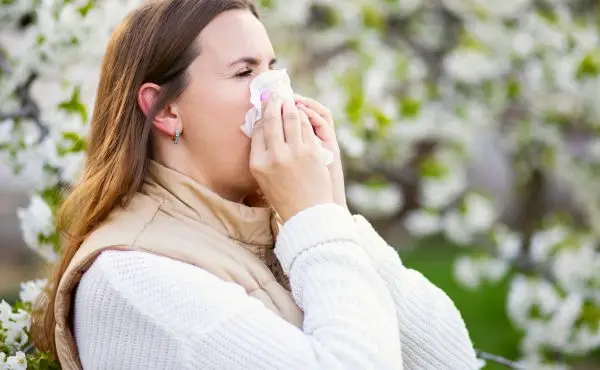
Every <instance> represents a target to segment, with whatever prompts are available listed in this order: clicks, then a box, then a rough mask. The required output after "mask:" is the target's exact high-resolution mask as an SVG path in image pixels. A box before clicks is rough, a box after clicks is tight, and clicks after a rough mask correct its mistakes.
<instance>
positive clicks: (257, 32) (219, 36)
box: [198, 10, 273, 65]
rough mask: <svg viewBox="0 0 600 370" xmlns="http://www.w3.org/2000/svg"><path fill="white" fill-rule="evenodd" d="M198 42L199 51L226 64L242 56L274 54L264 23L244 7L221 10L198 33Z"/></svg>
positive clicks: (266, 56) (259, 56)
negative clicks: (241, 8)
mask: <svg viewBox="0 0 600 370" xmlns="http://www.w3.org/2000/svg"><path fill="white" fill-rule="evenodd" d="M198 42H199V43H200V50H201V54H202V55H204V56H206V57H211V58H215V59H216V60H217V61H218V62H219V63H224V64H227V65H229V64H230V63H231V62H233V61H235V60H237V59H239V58H242V57H253V58H259V59H263V58H272V57H273V46H272V45H271V41H270V39H269V36H268V34H267V31H266V29H265V27H264V26H263V24H262V23H261V22H260V21H259V20H258V19H257V18H256V17H255V16H254V15H253V14H252V13H251V12H250V11H246V10H232V11H228V12H225V13H223V14H220V15H219V16H217V17H216V18H215V19H214V20H213V21H212V22H211V23H209V24H208V25H207V26H206V28H205V29H204V30H203V31H202V32H201V33H200V36H199V39H198Z"/></svg>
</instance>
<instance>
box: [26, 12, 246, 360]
mask: <svg viewBox="0 0 600 370" xmlns="http://www.w3.org/2000/svg"><path fill="white" fill-rule="evenodd" d="M234 9H242V10H243V9H247V10H249V11H251V12H252V13H253V14H254V15H255V16H256V17H257V18H258V12H257V9H256V6H255V5H254V3H253V1H251V0H154V1H147V2H145V3H144V4H143V5H141V6H140V7H139V8H137V9H136V10H134V11H133V12H132V13H130V14H129V15H128V16H127V17H126V18H125V20H124V21H123V22H122V23H121V24H120V25H119V27H118V28H117V29H116V30H115V31H114V32H113V34H112V37H111V39H110V42H109V43H108V46H107V48H106V54H105V56H104V59H103V61H102V68H101V74H100V83H99V85H98V90H97V94H96V102H95V106H94V112H93V116H92V121H91V124H90V126H91V127H90V135H89V140H88V153H87V162H86V166H85V170H84V173H83V175H82V178H81V180H80V181H79V183H78V184H77V185H76V186H74V187H73V189H72V190H71V192H70V194H69V195H68V196H67V198H66V199H65V200H64V202H63V204H62V207H61V209H60V211H59V215H58V228H59V230H60V232H61V234H62V235H64V236H65V243H64V245H63V248H62V254H61V259H60V261H59V262H58V263H57V265H56V266H55V267H54V271H53V272H52V275H51V277H50V279H49V284H48V289H47V291H46V292H45V293H44V294H42V295H40V298H39V300H38V302H36V305H35V306H36V307H40V308H41V310H39V311H36V312H34V314H33V321H32V326H31V332H30V333H31V339H32V341H33V343H34V344H35V346H36V347H37V348H38V349H39V350H42V351H47V352H49V353H50V354H51V355H52V356H53V357H54V358H56V357H57V353H56V342H55V340H54V328H55V325H56V318H55V317H54V306H55V300H56V296H57V288H58V283H59V281H60V279H61V277H62V275H63V274H64V272H65V270H66V269H67V266H68V265H69V263H70V262H71V260H72V259H73V256H74V255H75V252H77V250H78V249H79V247H80V245H81V243H83V241H84V240H85V239H86V238H87V237H88V236H89V235H90V233H91V232H92V231H93V230H94V229H96V228H97V227H98V226H99V224H100V223H101V222H103V221H104V220H105V219H106V218H107V216H108V215H109V213H110V212H111V211H112V210H113V209H115V208H116V207H119V206H126V205H127V203H128V202H129V201H130V200H131V198H132V196H133V195H134V194H135V193H136V192H137V191H138V190H139V188H140V186H141V185H142V183H143V181H144V176H145V174H146V168H147V162H148V159H149V158H150V157H151V155H152V153H151V147H152V146H151V135H150V133H151V127H152V121H153V117H154V115H155V114H157V113H158V111H160V110H161V109H162V108H163V107H164V106H165V105H166V104H168V103H169V102H171V101H173V100H174V99H176V98H177V97H178V96H179V95H180V94H181V93H182V92H183V91H184V89H185V88H186V87H187V84H188V82H189V76H188V72H187V68H188V66H189V65H190V64H191V63H192V61H193V60H194V59H195V58H196V57H197V56H198V55H199V54H200V53H201V50H199V47H198V45H197V43H196V42H195V40H196V38H197V37H198V35H199V34H200V32H201V31H202V30H203V29H204V27H206V26H207V25H208V23H209V22H210V21H212V20H213V19H214V18H215V17H216V16H218V15H219V14H221V13H223V12H225V11H228V10H234ZM146 82H152V83H156V84H157V85H159V86H161V90H160V94H159V97H158V99H157V102H156V104H155V105H154V106H153V107H152V109H151V110H150V112H149V114H148V116H145V115H144V114H143V112H142V111H141V109H140V108H139V106H138V104H137V100H136V93H137V90H138V89H139V87H140V86H141V85H142V84H144V83H146Z"/></svg>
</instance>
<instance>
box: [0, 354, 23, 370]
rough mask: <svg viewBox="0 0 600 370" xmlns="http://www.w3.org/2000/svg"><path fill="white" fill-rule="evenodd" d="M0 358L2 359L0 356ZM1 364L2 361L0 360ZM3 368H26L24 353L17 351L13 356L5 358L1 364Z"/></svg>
mask: <svg viewBox="0 0 600 370" xmlns="http://www.w3.org/2000/svg"><path fill="white" fill-rule="evenodd" d="M0 360H2V359H1V358H0ZM0 364H2V362H0ZM2 369H3V370H25V369H27V358H26V357H25V353H24V352H21V351H18V352H17V353H16V354H15V355H14V356H9V357H8V358H6V362H5V363H4V364H2Z"/></svg>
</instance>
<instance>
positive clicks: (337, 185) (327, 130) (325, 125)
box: [294, 94, 348, 208]
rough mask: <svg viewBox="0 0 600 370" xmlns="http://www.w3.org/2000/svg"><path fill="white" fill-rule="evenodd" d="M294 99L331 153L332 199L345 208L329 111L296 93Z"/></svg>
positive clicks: (339, 166)
mask: <svg viewBox="0 0 600 370" xmlns="http://www.w3.org/2000/svg"><path fill="white" fill-rule="evenodd" d="M294 100H295V101H296V106H297V107H298V109H300V111H302V112H304V113H305V114H306V115H307V116H308V119H309V121H310V123H311V125H312V127H313V129H314V132H315V134H316V135H317V137H318V138H319V139H321V141H323V146H324V147H325V149H327V150H329V151H330V152H331V153H333V158H334V159H333V163H332V164H331V165H330V166H329V175H330V177H331V186H332V189H333V201H334V202H335V203H337V204H339V205H341V206H343V207H346V208H347V207H348V206H347V203H346V189H345V185H344V170H343V168H342V158H341V154H340V146H339V144H338V142H337V138H336V136H335V127H334V123H333V117H332V115H331V111H330V110H329V109H327V108H326V107H324V106H323V105H322V104H321V103H319V102H317V101H316V100H314V99H310V98H307V97H304V96H301V95H298V94H294Z"/></svg>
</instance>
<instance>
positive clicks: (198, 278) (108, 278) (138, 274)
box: [77, 250, 241, 298]
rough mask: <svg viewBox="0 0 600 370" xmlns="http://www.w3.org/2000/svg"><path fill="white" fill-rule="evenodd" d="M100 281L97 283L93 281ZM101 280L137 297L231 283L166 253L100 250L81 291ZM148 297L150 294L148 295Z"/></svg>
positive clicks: (118, 290)
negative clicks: (175, 289)
mask: <svg viewBox="0 0 600 370" xmlns="http://www.w3.org/2000/svg"><path fill="white" fill-rule="evenodd" d="M93 282H96V283H95V284H92V283H93ZM98 282H104V284H103V285H104V286H105V287H106V288H109V289H111V290H115V291H117V292H118V293H119V294H121V295H122V296H123V297H125V298H134V297H137V296H139V295H140V293H141V292H144V291H146V290H150V292H146V293H145V294H148V293H150V294H149V297H155V296H156V295H159V294H162V293H165V292H164V291H161V290H160V288H165V289H169V290H170V289H172V288H174V287H178V288H180V289H186V288H194V287H198V286H202V287H203V288H204V289H203V291H204V292H206V293H209V292H210V290H208V291H207V290H206V289H207V288H209V287H211V286H214V287H216V288H219V287H220V286H221V285H223V284H225V285H231V284H230V283H227V282H225V281H223V280H221V279H219V278H218V277H217V276H215V275H213V274H212V273H210V272H208V271H207V270H205V269H202V268H200V267H197V266H194V265H191V264H189V263H185V262H182V261H179V260H176V259H172V258H169V257H166V256H162V255H158V254H154V253H150V252H144V251H129V250H127V251H123V250H106V251H103V252H102V253H100V255H99V256H98V257H97V258H96V259H95V261H94V263H93V264H92V265H91V266H90V268H89V269H88V270H87V271H86V272H85V273H84V275H83V276H82V278H81V282H80V284H79V287H78V289H77V293H78V294H79V293H82V292H83V293H84V294H85V290H86V289H85V288H86V287H90V288H91V287H96V288H97V285H98V284H97V283H98ZM240 288H241V287H240ZM146 296H148V295H146Z"/></svg>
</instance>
